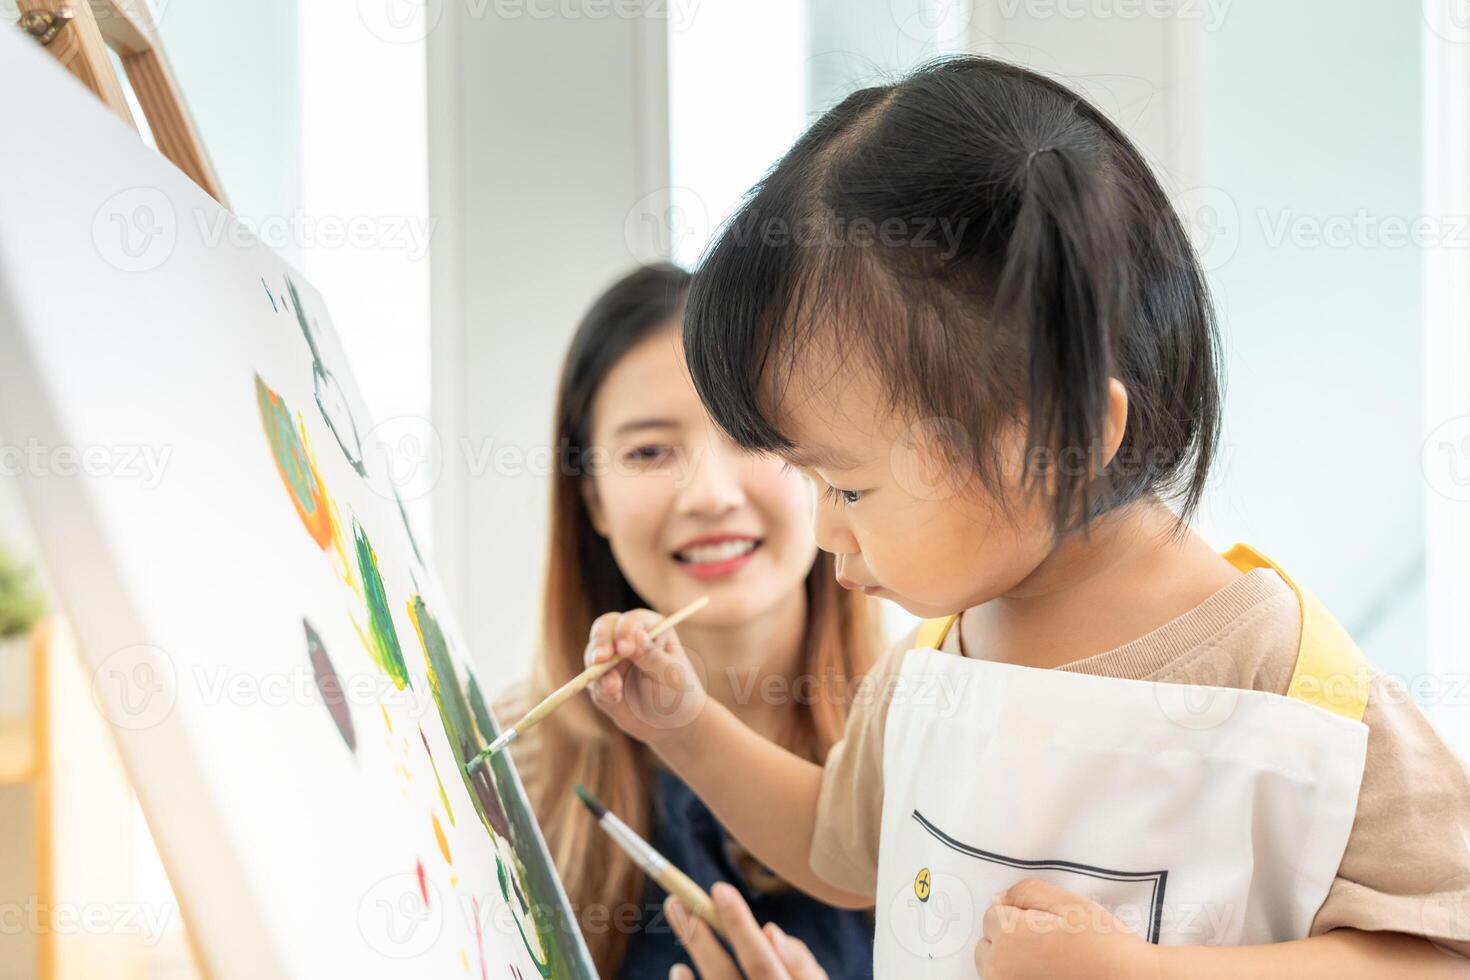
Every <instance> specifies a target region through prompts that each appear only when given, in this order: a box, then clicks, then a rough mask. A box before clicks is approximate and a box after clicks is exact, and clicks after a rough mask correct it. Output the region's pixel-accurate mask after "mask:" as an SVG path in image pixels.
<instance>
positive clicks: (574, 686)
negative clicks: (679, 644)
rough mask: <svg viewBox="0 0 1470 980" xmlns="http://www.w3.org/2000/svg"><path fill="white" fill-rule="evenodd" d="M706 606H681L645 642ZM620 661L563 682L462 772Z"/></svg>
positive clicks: (703, 601)
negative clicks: (681, 607)
mask: <svg viewBox="0 0 1470 980" xmlns="http://www.w3.org/2000/svg"><path fill="white" fill-rule="evenodd" d="M707 605H709V596H707V595H706V596H700V597H699V598H698V599H695V600H694V601H693V602H691V603H689V605H687V606H685V607H684V608H683V609H680V610H679V611H678V612H676V613H674V614H673V615H672V616H668V617H666V618H665V619H662V620H660V621H659V623H658V624H657V625H656V626H654V628H653V629H651V630H649V631H648V638H649V639H650V640H651V639H653V638H654V637H655V636H658V635H659V634H660V633H662V632H664V631H665V630H671V629H673V628H674V627H675V626H678V625H679V624H680V623H682V622H684V620H686V619H688V618H689V617H690V616H693V615H694V614H695V613H697V612H699V611H700V610H701V609H703V608H704V607H705V606H707ZM621 659H622V658H621V657H616V656H615V657H612V658H610V659H608V660H604V661H603V662H602V663H600V664H593V665H592V666H591V667H588V668H587V669H586V670H584V671H582V672H581V673H580V674H578V675H577V676H576V677H573V678H572V679H571V680H569V681H567V682H566V683H565V684H563V685H562V686H561V687H559V688H557V689H556V690H555V691H552V692H551V694H550V695H548V696H547V697H546V699H545V700H544V701H542V702H541V703H540V704H538V705H536V707H534V708H532V709H531V710H530V711H527V712H526V713H525V715H524V716H522V717H521V719H520V721H517V722H516V723H515V724H514V725H511V726H510V727H509V728H507V729H505V730H504V731H502V732H501V733H500V734H499V735H498V736H496V738H495V741H493V742H491V743H490V744H489V745H488V746H487V747H486V748H485V749H484V751H482V752H480V753H479V754H478V755H476V756H475V757H474V758H473V759H471V760H470V761H469V762H467V763H465V768H466V769H468V770H469V771H470V772H474V771H475V769H476V768H477V767H478V766H481V765H483V764H484V763H485V760H487V759H489V758H490V757H491V756H492V755H494V754H495V753H497V752H499V751H500V750H501V749H503V748H505V747H506V746H507V745H509V744H510V743H512V742H514V741H515V740H516V739H518V738H520V737H521V735H522V734H524V733H525V731H526V730H527V729H529V728H530V727H531V726H533V725H535V724H536V723H537V722H539V721H541V720H542V719H543V718H545V717H546V716H547V715H549V714H551V713H552V712H553V711H555V710H556V709H557V708H559V707H561V706H562V704H563V703H564V702H566V701H568V700H570V699H571V698H573V697H575V696H576V695H578V694H580V693H582V691H584V690H586V689H587V686H588V685H589V684H591V683H592V682H593V681H595V680H597V678H599V677H601V676H602V675H603V674H605V673H607V672H608V671H610V670H612V669H613V668H614V667H616V666H617V665H618V662H619V661H620V660H621Z"/></svg>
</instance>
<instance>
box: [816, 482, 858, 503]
mask: <svg viewBox="0 0 1470 980" xmlns="http://www.w3.org/2000/svg"><path fill="white" fill-rule="evenodd" d="M822 493H823V495H824V496H825V497H826V498H827V499H828V500H833V501H836V502H838V503H842V504H846V505H847V506H848V507H851V506H852V505H853V504H855V503H857V502H858V501H859V500H862V499H863V491H861V490H839V489H838V488H837V487H828V488H827V489H826V490H824V491H822Z"/></svg>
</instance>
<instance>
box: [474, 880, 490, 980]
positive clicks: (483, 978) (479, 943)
mask: <svg viewBox="0 0 1470 980" xmlns="http://www.w3.org/2000/svg"><path fill="white" fill-rule="evenodd" d="M470 909H471V911H472V912H473V913H474V916H475V946H476V947H477V948H478V949H479V951H480V980H490V974H488V973H486V972H485V934H484V933H483V932H482V931H481V930H480V900H479V899H478V898H474V897H471V898H470Z"/></svg>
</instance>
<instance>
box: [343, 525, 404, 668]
mask: <svg viewBox="0 0 1470 980" xmlns="http://www.w3.org/2000/svg"><path fill="white" fill-rule="evenodd" d="M352 540H353V542H354V543H355V544H356V545H357V570H358V571H359V572H360V573H361V574H362V594H363V597H364V598H365V599H366V600H367V607H368V629H367V632H366V633H364V632H363V629H362V627H361V626H358V625H357V623H356V621H354V622H353V624H352V625H353V626H354V627H355V628H356V629H357V635H358V636H359V637H360V638H361V639H362V643H363V646H365V647H367V649H368V653H370V654H371V655H372V658H373V660H375V661H377V664H378V666H379V667H381V668H383V673H385V674H387V675H388V676H389V677H391V678H393V684H394V686H396V687H397V688H398V689H399V690H400V691H401V690H403V689H404V688H405V687H409V686H410V684H409V682H408V665H407V664H406V663H404V662H403V650H402V648H401V647H399V645H398V631H397V630H396V629H394V627H393V615H392V613H390V612H389V611H388V596H387V594H386V593H385V592H384V590H383V577H382V576H381V575H380V574H378V556H377V555H375V554H374V553H373V546H372V545H371V544H369V543H368V539H367V533H366V532H365V531H363V529H362V525H361V524H359V523H358V521H357V518H355V517H354V518H353V519H352Z"/></svg>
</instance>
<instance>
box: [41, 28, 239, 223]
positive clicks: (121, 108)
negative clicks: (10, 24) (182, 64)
mask: <svg viewBox="0 0 1470 980" xmlns="http://www.w3.org/2000/svg"><path fill="white" fill-rule="evenodd" d="M17 6H18V9H19V10H20V15H21V16H20V21H19V24H20V27H21V29H22V30H24V31H25V32H26V33H28V34H30V35H31V36H32V37H34V38H35V39H36V40H37V41H38V42H40V43H41V44H42V45H44V46H45V48H46V50H48V51H50V52H51V53H52V54H53V55H54V56H55V57H56V60H57V61H59V62H61V64H62V65H63V66H65V67H66V69H67V70H68V71H70V72H71V73H72V74H73V75H75V76H76V77H77V78H79V79H81V81H82V83H83V84H84V85H86V86H87V87H88V88H90V89H91V90H92V91H93V92H95V93H96V94H97V98H99V99H101V100H102V103H103V105H105V106H107V107H108V108H109V109H111V110H112V111H113V112H114V113H116V114H117V116H118V117H119V118H120V119H122V120H123V121H124V122H126V123H127V124H128V125H129V126H132V127H133V128H134V129H137V128H138V124H137V121H136V120H135V119H133V113H132V110H131V109H129V108H128V102H127V97H126V96H125V95H124V94H123V88H122V84H121V83H120V82H119V81H118V78H117V73H116V72H115V71H113V67H112V61H111V59H110V58H109V57H108V54H107V51H108V48H111V49H112V50H113V51H115V52H116V53H117V56H118V58H119V59H120V60H121V61H122V65H123V70H124V71H126V72H127V76H128V83H129V84H130V85H132V87H133V94H134V95H136V96H137V98H138V104H139V105H140V106H142V108H143V116H144V118H146V119H147V121H148V129H149V131H150V132H151V133H152V134H153V141H154V143H155V144H156V145H157V146H158V150H159V152H160V153H162V154H163V155H164V156H165V157H167V158H168V159H169V160H170V161H172V162H173V164H174V166H176V167H178V168H179V169H180V170H182V171H183V172H184V173H185V174H187V175H188V176H189V178H190V179H191V180H193V181H194V183H196V184H198V185H199V186H200V187H202V188H203V189H204V190H205V191H206V192H207V193H208V194H209V196H210V197H213V198H214V199H215V200H216V201H218V202H219V203H220V204H221V205H223V206H224V207H226V208H228V207H229V202H228V201H226V200H225V193H224V188H222V187H221V186H220V182H219V177H218V176H217V175H216V174H215V172H214V166H213V165H212V164H211V163H210V162H209V154H207V153H206V152H205V151H204V144H203V143H202V142H200V140H199V133H198V130H196V129H195V127H194V120H193V118H192V117H191V116H190V115H189V110H188V108H187V107H186V106H185V105H184V99H183V96H182V95H181V94H180V93H179V87H178V85H177V84H176V83H175V82H174V76H173V71H172V70H171V69H170V68H169V66H168V61H167V59H165V58H164V55H163V47H162V45H161V43H160V42H159V39H158V28H157V27H156V26H155V25H154V23H153V14H152V13H151V12H150V10H149V8H148V0H17Z"/></svg>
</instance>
